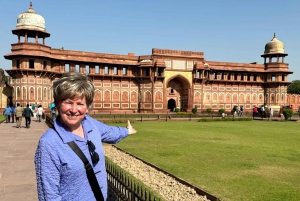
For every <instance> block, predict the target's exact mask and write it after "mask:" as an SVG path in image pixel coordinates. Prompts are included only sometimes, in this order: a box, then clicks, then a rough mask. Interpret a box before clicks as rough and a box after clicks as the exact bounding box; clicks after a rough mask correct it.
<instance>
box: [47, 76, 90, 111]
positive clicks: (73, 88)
mask: <svg viewBox="0 0 300 201" xmlns="http://www.w3.org/2000/svg"><path fill="white" fill-rule="evenodd" d="M52 88H53V98H54V103H55V105H56V106H59V105H60V104H61V103H62V102H63V101H65V100H67V99H73V98H76V97H85V99H86V104H87V106H88V107H90V106H91V105H92V103H93V98H94V85H93V83H92V80H91V79H90V78H89V77H88V76H87V75H84V74H81V73H78V72H75V71H72V72H69V73H66V74H64V75H63V76H62V77H61V78H60V79H59V80H57V81H55V82H54V83H53V87H52Z"/></svg>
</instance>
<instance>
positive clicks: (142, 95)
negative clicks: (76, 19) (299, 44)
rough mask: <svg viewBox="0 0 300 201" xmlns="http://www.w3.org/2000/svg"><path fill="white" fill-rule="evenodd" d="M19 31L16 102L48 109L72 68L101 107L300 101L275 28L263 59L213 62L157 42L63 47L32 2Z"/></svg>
mask: <svg viewBox="0 0 300 201" xmlns="http://www.w3.org/2000/svg"><path fill="white" fill-rule="evenodd" d="M12 34H14V35H16V36H17V37H16V38H17V42H16V43H14V44H12V45H11V52H10V53H8V54H6V55H4V57H5V58H6V59H9V60H11V61H12V69H10V70H6V72H7V73H8V75H9V76H10V77H11V78H12V79H11V88H12V94H11V97H12V100H13V102H14V103H21V104H22V105H25V104H27V103H29V104H35V103H39V104H42V105H43V107H44V108H47V107H48V106H49V105H50V104H51V103H52V102H53V97H52V90H51V86H52V83H53V81H54V80H56V79H59V78H60V77H61V75H62V74H64V73H66V72H68V71H79V72H80V73H85V74H88V75H89V76H90V77H91V79H92V80H93V83H94V85H95V98H94V103H93V108H94V112H156V113H159V112H167V111H170V110H171V111H172V110H173V109H174V108H176V107H179V108H181V109H183V110H187V111H191V109H192V108H193V107H197V108H198V109H206V108H213V109H219V108H225V109H226V110H227V111H230V110H231V109H232V107H233V106H234V105H243V106H244V108H245V110H252V108H253V106H255V105H258V106H260V105H268V106H281V105H290V104H291V103H292V104H294V105H295V107H298V106H300V98H299V96H297V95H295V96H293V97H294V98H293V97H290V96H288V94H287V86H288V85H289V84H290V82H289V81H288V75H289V74H291V73H293V72H292V71H290V70H289V67H288V64H287V63H285V61H284V59H285V57H286V56H287V55H288V54H286V53H285V50H284V44H283V43H282V42H281V41H279V40H278V39H277V38H276V36H275V34H274V37H273V39H272V40H271V41H270V42H268V43H267V44H266V45H265V51H264V53H263V54H262V55H261V57H263V59H264V63H263V64H258V63H256V62H255V63H234V62H217V61H208V60H206V59H205V57H204V53H203V52H194V51H182V50H168V49H157V48H153V49H152V53H151V54H150V55H142V56H138V55H135V54H134V53H128V54H127V55H119V54H107V53H94V52H83V51H74V50H65V49H64V48H60V49H55V48H52V47H51V46H48V45H46V39H47V38H48V37H50V33H48V32H47V31H46V27H45V20H44V18H43V17H42V16H41V15H39V14H37V13H36V12H35V11H34V9H33V8H32V4H30V8H29V10H28V11H26V12H24V13H21V14H20V15H19V16H18V18H17V27H16V29H14V30H12ZM292 98H293V100H292Z"/></svg>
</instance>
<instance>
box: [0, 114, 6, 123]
mask: <svg viewBox="0 0 300 201" xmlns="http://www.w3.org/2000/svg"><path fill="white" fill-rule="evenodd" d="M4 120H5V115H3V114H1V115H0V122H1V121H4Z"/></svg>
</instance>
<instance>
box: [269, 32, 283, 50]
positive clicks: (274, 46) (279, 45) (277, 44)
mask: <svg viewBox="0 0 300 201" xmlns="http://www.w3.org/2000/svg"><path fill="white" fill-rule="evenodd" d="M274 53H283V54H284V44H283V42H281V41H280V40H278V39H277V38H276V35H275V33H274V37H273V39H272V40H271V41H270V42H268V43H267V44H266V46H265V54H274Z"/></svg>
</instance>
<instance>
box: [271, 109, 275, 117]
mask: <svg viewBox="0 0 300 201" xmlns="http://www.w3.org/2000/svg"><path fill="white" fill-rule="evenodd" d="M273 114H274V110H273V108H270V118H273Z"/></svg>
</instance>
